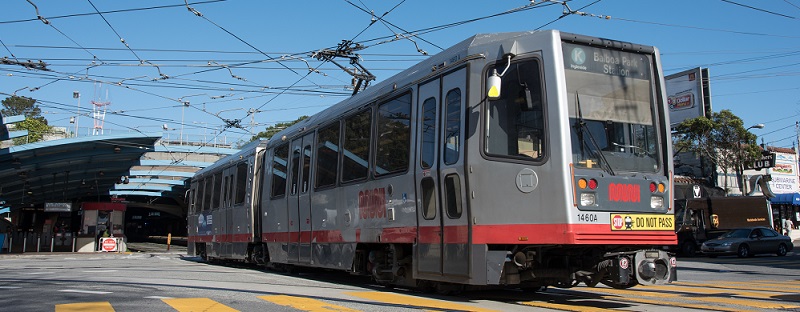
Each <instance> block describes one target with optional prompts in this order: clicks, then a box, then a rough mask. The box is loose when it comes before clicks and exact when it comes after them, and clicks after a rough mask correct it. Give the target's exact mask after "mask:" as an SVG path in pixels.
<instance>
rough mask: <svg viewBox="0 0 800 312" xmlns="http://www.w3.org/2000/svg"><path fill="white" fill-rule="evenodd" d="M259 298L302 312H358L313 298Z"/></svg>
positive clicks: (271, 296)
mask: <svg viewBox="0 0 800 312" xmlns="http://www.w3.org/2000/svg"><path fill="white" fill-rule="evenodd" d="M258 298H259V299H261V300H265V301H268V302H272V303H274V304H279V305H282V306H286V307H292V308H295V309H298V310H302V311H320V312H321V311H328V312H330V311H338V312H358V310H353V309H350V308H347V307H343V306H340V305H335V304H330V303H326V302H324V301H321V300H316V299H311V298H303V297H295V296H286V295H270V296H259V297H258Z"/></svg>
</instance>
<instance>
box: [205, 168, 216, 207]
mask: <svg viewBox="0 0 800 312" xmlns="http://www.w3.org/2000/svg"><path fill="white" fill-rule="evenodd" d="M203 184H204V190H203V211H208V210H211V198H212V195H213V194H214V177H213V176H209V177H208V178H206V179H203Z"/></svg>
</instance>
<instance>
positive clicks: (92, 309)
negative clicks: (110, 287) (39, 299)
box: [56, 302, 114, 312]
mask: <svg viewBox="0 0 800 312" xmlns="http://www.w3.org/2000/svg"><path fill="white" fill-rule="evenodd" d="M113 311H114V308H113V307H112V306H111V303H108V302H81V303H65V304H57V305H56V312H113Z"/></svg>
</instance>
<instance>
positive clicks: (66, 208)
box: [44, 203, 72, 212]
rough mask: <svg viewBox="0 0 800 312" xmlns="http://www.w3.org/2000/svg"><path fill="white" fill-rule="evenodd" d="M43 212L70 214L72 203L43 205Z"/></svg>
mask: <svg viewBox="0 0 800 312" xmlns="http://www.w3.org/2000/svg"><path fill="white" fill-rule="evenodd" d="M44 211H45V212H70V211H72V203H44Z"/></svg>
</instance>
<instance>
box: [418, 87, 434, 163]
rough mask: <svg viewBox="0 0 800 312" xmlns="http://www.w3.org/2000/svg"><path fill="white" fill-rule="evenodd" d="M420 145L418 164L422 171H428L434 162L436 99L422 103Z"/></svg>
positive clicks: (429, 99)
mask: <svg viewBox="0 0 800 312" xmlns="http://www.w3.org/2000/svg"><path fill="white" fill-rule="evenodd" d="M419 118H420V121H419V127H420V129H419V132H420V133H421V135H420V137H421V140H422V143H420V153H419V154H420V159H419V164H420V166H422V168H423V169H430V168H431V167H432V166H433V162H434V160H436V146H435V144H436V99H435V98H433V97H431V98H428V99H427V100H425V102H423V103H422V114H420V116H419Z"/></svg>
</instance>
